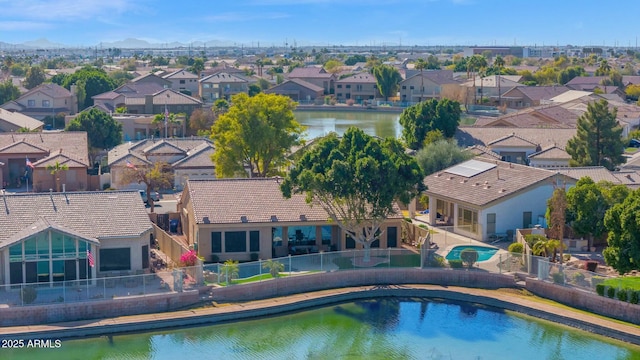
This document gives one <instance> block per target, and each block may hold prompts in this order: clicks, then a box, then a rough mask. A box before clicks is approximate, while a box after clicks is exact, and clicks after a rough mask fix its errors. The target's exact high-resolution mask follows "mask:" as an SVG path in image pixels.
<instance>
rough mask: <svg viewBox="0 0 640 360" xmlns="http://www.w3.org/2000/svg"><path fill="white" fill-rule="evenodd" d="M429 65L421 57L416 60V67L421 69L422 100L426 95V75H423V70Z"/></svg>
mask: <svg viewBox="0 0 640 360" xmlns="http://www.w3.org/2000/svg"><path fill="white" fill-rule="evenodd" d="M426 67H427V62H426V61H425V60H424V59H422V58H420V59H418V60H416V64H415V68H416V70H420V101H422V100H423V97H424V77H422V70H424V69H425V68H426Z"/></svg>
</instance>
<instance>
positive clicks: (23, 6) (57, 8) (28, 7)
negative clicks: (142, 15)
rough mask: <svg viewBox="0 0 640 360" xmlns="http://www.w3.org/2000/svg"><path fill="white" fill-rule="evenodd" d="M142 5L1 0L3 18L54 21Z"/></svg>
mask: <svg viewBox="0 0 640 360" xmlns="http://www.w3.org/2000/svg"><path fill="white" fill-rule="evenodd" d="M142 9H143V6H142V5H141V4H140V3H139V2H137V3H134V2H132V1H127V0H107V1H105V0H82V1H77V0H22V1H3V2H2V15H3V17H4V18H20V19H30V20H34V19H35V20H48V21H56V22H66V21H74V20H78V19H92V18H95V17H96V16H102V15H105V14H113V15H116V14H122V13H124V12H127V11H140V10H142Z"/></svg>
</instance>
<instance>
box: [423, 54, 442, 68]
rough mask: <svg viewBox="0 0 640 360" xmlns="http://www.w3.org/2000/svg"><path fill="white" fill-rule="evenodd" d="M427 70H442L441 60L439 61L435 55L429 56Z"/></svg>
mask: <svg viewBox="0 0 640 360" xmlns="http://www.w3.org/2000/svg"><path fill="white" fill-rule="evenodd" d="M426 68H427V69H428V70H440V68H441V64H440V60H438V58H437V57H435V56H433V55H429V56H428V57H427V66H426Z"/></svg>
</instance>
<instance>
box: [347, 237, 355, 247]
mask: <svg viewBox="0 0 640 360" xmlns="http://www.w3.org/2000/svg"><path fill="white" fill-rule="evenodd" d="M345 248H347V249H355V248H356V241H355V240H353V238H352V237H351V236H349V235H347V241H346V243H345Z"/></svg>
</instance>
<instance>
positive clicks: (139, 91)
mask: <svg viewBox="0 0 640 360" xmlns="http://www.w3.org/2000/svg"><path fill="white" fill-rule="evenodd" d="M92 99H93V101H94V104H95V105H97V106H100V107H102V108H105V109H108V110H109V111H110V112H111V113H114V112H116V109H117V108H122V107H124V108H126V113H128V114H147V115H151V114H164V113H165V110H166V111H167V112H169V113H174V114H179V113H185V114H187V116H189V115H191V113H192V112H193V110H195V109H199V108H202V102H201V101H200V100H198V99H196V98H193V97H191V96H189V95H186V94H183V93H180V92H178V91H175V90H173V89H166V88H164V87H162V85H160V84H156V83H151V82H150V83H131V82H130V83H127V84H124V85H122V86H120V87H118V88H117V89H115V90H112V91H108V92H105V93H102V94H98V95H96V96H94V97H93V98H92Z"/></svg>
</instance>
